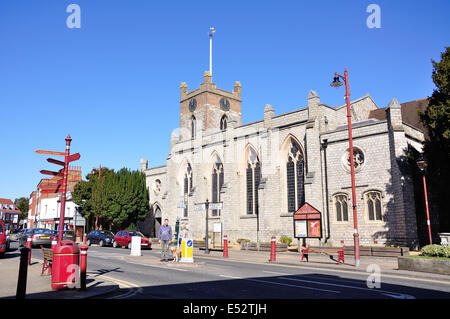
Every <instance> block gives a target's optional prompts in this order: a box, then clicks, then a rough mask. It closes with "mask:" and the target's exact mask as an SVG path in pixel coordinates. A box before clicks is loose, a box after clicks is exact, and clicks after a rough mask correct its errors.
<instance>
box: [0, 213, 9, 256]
mask: <svg viewBox="0 0 450 319" xmlns="http://www.w3.org/2000/svg"><path fill="white" fill-rule="evenodd" d="M8 249H9V238H8V236H6V230H5V225H3V222H1V221H0V257H3V255H4V254H5V253H6V252H7V251H8Z"/></svg>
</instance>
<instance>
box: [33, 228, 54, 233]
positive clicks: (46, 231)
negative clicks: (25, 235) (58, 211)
mask: <svg viewBox="0 0 450 319" xmlns="http://www.w3.org/2000/svg"><path fill="white" fill-rule="evenodd" d="M33 233H34V234H51V233H52V231H51V230H50V229H45V228H36V229H34V231H33Z"/></svg>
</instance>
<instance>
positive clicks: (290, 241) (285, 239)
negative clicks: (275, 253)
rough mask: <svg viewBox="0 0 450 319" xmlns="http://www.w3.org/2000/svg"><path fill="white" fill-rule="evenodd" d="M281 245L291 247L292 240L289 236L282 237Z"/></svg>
mask: <svg viewBox="0 0 450 319" xmlns="http://www.w3.org/2000/svg"><path fill="white" fill-rule="evenodd" d="M280 243H282V244H286V245H288V246H290V245H291V243H292V238H291V237H288V236H281V237H280Z"/></svg>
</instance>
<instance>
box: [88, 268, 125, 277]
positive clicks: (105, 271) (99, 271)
mask: <svg viewBox="0 0 450 319" xmlns="http://www.w3.org/2000/svg"><path fill="white" fill-rule="evenodd" d="M112 272H113V273H123V270H120V267H116V268H113V269H103V268H102V269H96V270H93V271H88V272H87V274H88V275H93V276H94V277H98V276H101V275H105V274H109V273H112Z"/></svg>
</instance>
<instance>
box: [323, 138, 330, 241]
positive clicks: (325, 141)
mask: <svg viewBox="0 0 450 319" xmlns="http://www.w3.org/2000/svg"><path fill="white" fill-rule="evenodd" d="M321 145H322V150H323V161H324V168H325V202H326V203H327V204H326V209H327V236H326V237H325V243H326V242H327V241H328V239H330V237H331V236H330V207H329V203H328V168H327V146H328V140H327V139H324V140H323V142H322V144H321Z"/></svg>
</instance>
